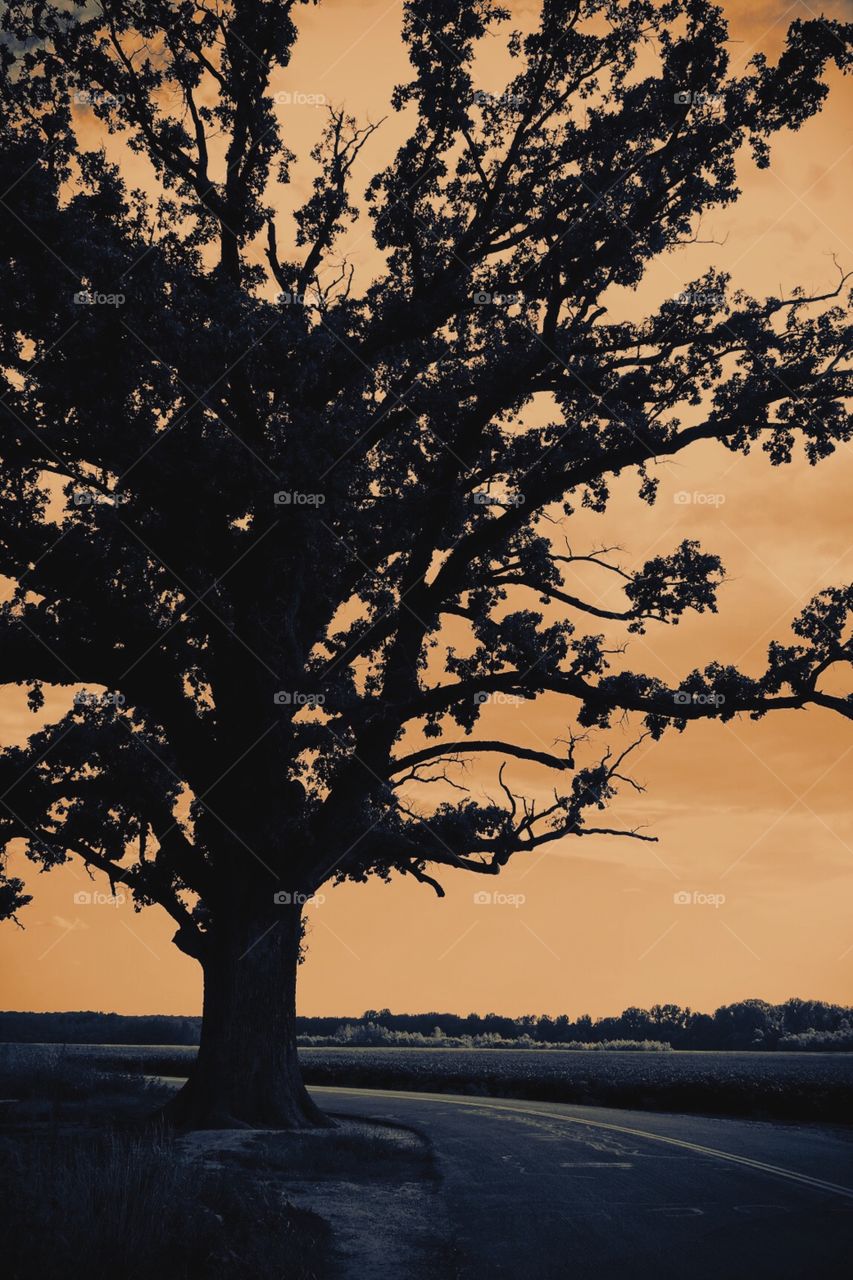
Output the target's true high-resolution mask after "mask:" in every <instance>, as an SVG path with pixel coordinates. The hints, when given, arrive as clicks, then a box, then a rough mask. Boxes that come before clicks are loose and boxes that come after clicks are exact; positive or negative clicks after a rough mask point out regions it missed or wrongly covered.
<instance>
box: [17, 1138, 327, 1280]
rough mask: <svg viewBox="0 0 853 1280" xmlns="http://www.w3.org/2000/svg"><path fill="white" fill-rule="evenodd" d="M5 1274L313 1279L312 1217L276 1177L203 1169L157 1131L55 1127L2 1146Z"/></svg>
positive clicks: (318, 1256) (320, 1271)
mask: <svg viewBox="0 0 853 1280" xmlns="http://www.w3.org/2000/svg"><path fill="white" fill-rule="evenodd" d="M0 1178H2V1181H3V1184H4V1185H5V1187H6V1190H5V1192H4V1195H3V1197H2V1199H0V1233H2V1237H3V1239H4V1242H5V1243H4V1250H3V1252H4V1274H5V1275H6V1276H7V1277H9V1280H115V1278H117V1277H121V1280H151V1277H153V1276H156V1277H158V1280H208V1278H209V1280H274V1278H275V1280H314V1278H315V1277H320V1276H322V1275H325V1274H327V1273H326V1271H325V1269H324V1256H325V1253H326V1247H327V1240H326V1234H327V1229H326V1226H325V1224H324V1223H323V1221H322V1219H320V1218H318V1217H317V1216H316V1215H314V1214H311V1213H306V1212H305V1211H303V1210H298V1209H295V1208H294V1207H293V1206H292V1205H290V1204H288V1203H287V1202H286V1200H284V1198H283V1197H282V1195H281V1192H280V1190H279V1189H278V1188H277V1187H276V1186H275V1184H274V1183H271V1182H269V1181H264V1180H261V1179H258V1178H256V1177H235V1176H234V1175H233V1173H232V1174H230V1175H229V1174H226V1173H224V1172H222V1171H215V1172H211V1171H207V1170H204V1169H203V1168H201V1167H199V1166H198V1165H196V1164H194V1163H193V1162H191V1161H188V1160H187V1159H186V1158H184V1157H182V1155H181V1153H180V1151H179V1150H178V1148H177V1145H176V1143H175V1142H174V1140H172V1139H170V1138H168V1137H167V1136H166V1135H164V1134H152V1133H148V1134H145V1135H132V1134H128V1133H124V1134H121V1133H115V1132H113V1133H103V1132H102V1133H96V1134H93V1133H91V1132H79V1131H78V1132H76V1133H67V1132H61V1131H60V1132H57V1131H55V1130H54V1131H53V1132H52V1133H46V1134H41V1135H39V1136H36V1137H35V1138H34V1137H33V1135H29V1138H28V1140H27V1141H26V1142H21V1141H20V1140H15V1139H10V1138H7V1139H6V1140H5V1141H4V1143H3V1145H2V1147H0Z"/></svg>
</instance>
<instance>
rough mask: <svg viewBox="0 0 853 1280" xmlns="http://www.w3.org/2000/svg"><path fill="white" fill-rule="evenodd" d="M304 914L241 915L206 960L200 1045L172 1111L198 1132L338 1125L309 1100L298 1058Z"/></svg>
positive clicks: (222, 931)
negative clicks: (298, 980)
mask: <svg viewBox="0 0 853 1280" xmlns="http://www.w3.org/2000/svg"><path fill="white" fill-rule="evenodd" d="M300 939H301V908H300V907H298V906H296V905H292V906H291V905H287V906H285V905H277V904H276V905H274V906H273V907H272V909H271V910H270V911H269V912H266V911H265V912H256V913H249V912H247V913H241V912H240V911H239V909H236V910H235V911H234V912H233V914H232V915H231V918H229V919H228V920H227V921H225V922H223V924H222V926H221V927H219V928H218V929H217V931H216V933H215V934H212V935H211V937H210V939H209V942H210V949H209V951H208V953H207V955H206V956H205V959H204V962H203V969H204V1008H203V1015H202V1027H201V1042H200V1045H199V1051H198V1058H197V1060H196V1063H195V1065H194V1068H193V1071H192V1074H191V1076H190V1078H189V1080H188V1081H187V1083H186V1084H185V1085H184V1087H183V1088H182V1089H181V1091H180V1093H178V1094H177V1096H176V1097H175V1098H174V1099H173V1100H172V1102H171V1103H170V1104H169V1105H168V1107H167V1108H166V1118H167V1120H168V1121H169V1122H171V1123H173V1124H175V1125H177V1126H179V1127H181V1128H190V1129H221V1128H235V1127H244V1126H250V1127H258V1128H265V1127H270V1128H283V1129H303V1128H316V1127H319V1126H322V1125H330V1124H331V1123H332V1122H331V1121H330V1120H328V1119H327V1117H325V1116H324V1115H323V1113H322V1112H321V1111H320V1110H319V1109H318V1108H317V1107H316V1106H315V1104H314V1103H313V1102H312V1101H311V1098H310V1097H309V1095H308V1093H307V1091H306V1089H305V1086H304V1084H303V1083H302V1075H301V1073H300V1070H299V1061H298V1058H297V1053H296V970H297V965H298V963H299V946H300Z"/></svg>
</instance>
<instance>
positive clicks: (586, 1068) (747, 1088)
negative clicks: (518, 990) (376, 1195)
mask: <svg viewBox="0 0 853 1280" xmlns="http://www.w3.org/2000/svg"><path fill="white" fill-rule="evenodd" d="M12 1048H13V1046H2V1047H0V1062H2V1056H3V1050H6V1049H12ZM14 1048H15V1049H16V1052H18V1053H24V1052H26V1053H27V1054H32V1055H33V1058H35V1057H36V1056H37V1054H38V1053H39V1052H41V1053H53V1054H55V1053H56V1052H57V1051H58V1047H57V1046H53V1045H52V1046H35V1045H27V1046H17V1047H14ZM64 1052H66V1053H68V1054H69V1055H70V1056H77V1055H84V1056H85V1057H86V1058H87V1059H89V1060H91V1061H94V1062H95V1063H97V1065H98V1066H103V1067H105V1068H110V1069H116V1068H120V1069H122V1070H125V1071H128V1070H130V1071H141V1072H143V1073H144V1074H146V1075H163V1076H183V1075H186V1073H187V1069H188V1066H189V1063H190V1062H191V1061H192V1057H193V1054H194V1052H195V1050H194V1049H192V1048H189V1047H184V1046H173V1045H145V1046H127V1045H116V1046H107V1045H79V1046H69V1047H68V1049H66V1050H64ZM300 1057H301V1060H302V1065H303V1071H304V1074H305V1078H306V1080H307V1082H308V1083H309V1084H324V1085H336V1084H339V1085H350V1086H359V1087H362V1088H385V1089H415V1090H427V1091H434V1092H446V1093H462V1094H471V1095H475V1096H493V1097H514V1098H532V1099H538V1100H542V1101H552V1102H575V1103H583V1104H587V1105H598V1106H613V1107H633V1108H639V1109H650V1110H665V1111H685V1112H699V1113H704V1114H711V1115H736V1116H737V1115H739V1116H755V1117H773V1118H780V1119H787V1120H821V1121H825V1122H827V1121H828V1122H834V1123H845V1124H851V1123H853V1054H847V1053H699V1052H682V1053H666V1054H663V1053H662V1054H650V1053H626V1052H619V1053H602V1052H591V1053H586V1052H582V1051H581V1052H578V1051H577V1050H575V1051H570V1052H561V1051H560V1050H554V1049H550V1050H546V1051H537V1050H535V1049H522V1050H512V1049H503V1050H501V1051H500V1052H495V1051H493V1050H488V1049H485V1050H478V1049H382V1048H369V1049H354V1048H305V1049H302V1050H301V1051H300Z"/></svg>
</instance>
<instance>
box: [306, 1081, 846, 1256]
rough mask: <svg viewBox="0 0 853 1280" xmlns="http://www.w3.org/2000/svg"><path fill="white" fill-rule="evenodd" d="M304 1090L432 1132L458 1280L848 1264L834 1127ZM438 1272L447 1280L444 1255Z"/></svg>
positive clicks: (338, 1109)
mask: <svg viewBox="0 0 853 1280" xmlns="http://www.w3.org/2000/svg"><path fill="white" fill-rule="evenodd" d="M312 1093H314V1094H315V1095H316V1096H317V1100H318V1102H320V1104H321V1105H322V1106H323V1108H324V1109H325V1110H327V1111H330V1112H332V1113H335V1114H346V1115H358V1116H364V1117H373V1118H376V1119H384V1120H390V1121H392V1122H396V1123H398V1124H404V1125H408V1126H410V1127H411V1128H414V1129H417V1130H419V1131H420V1132H422V1133H424V1134H425V1135H426V1136H427V1137H428V1138H429V1139H430V1141H431V1142H432V1144H433V1147H434V1150H435V1153H436V1157H437V1160H438V1164H439V1170H440V1173H441V1175H442V1179H443V1185H444V1192H445V1198H446V1202H447V1210H448V1214H449V1218H450V1224H451V1230H452V1232H453V1234H454V1236H455V1242H456V1245H457V1247H458V1251H459V1257H460V1263H459V1272H458V1275H459V1277H461V1278H462V1280H499V1278H502V1277H512V1278H513V1280H586V1278H587V1277H595V1280H609V1278H610V1277H616V1276H618V1277H620V1280H621V1278H623V1277H624V1278H625V1280H635V1278H637V1280H644V1278H645V1277H649V1278H650V1280H669V1278H670V1277H672V1280H675V1277H678V1280H741V1278H742V1280H765V1277H766V1278H767V1280H770V1278H771V1277H772V1280H789V1278H790V1280H800V1278H801V1277H802V1278H803V1280H805V1278H808V1280H826V1278H831V1277H836V1276H837V1277H847V1276H850V1275H851V1274H853V1266H851V1260H852V1259H853V1135H848V1134H847V1133H845V1132H844V1131H841V1130H835V1129H831V1128H818V1127H816V1126H810V1125H782V1124H766V1123H758V1122H753V1121H741V1120H712V1119H704V1118H702V1117H697V1116H681V1115H660V1114H655V1113H650V1112H641V1111H613V1110H606V1109H604V1108H598V1107H577V1106H571V1105H563V1104H559V1103H545V1102H523V1101H503V1100H499V1099H488V1100H486V1099H472V1098H461V1097H455V1096H451V1095H446V1094H421V1093H403V1092H390V1091H389V1092H385V1091H380V1090H375V1089H369V1090H368V1089H332V1088H315V1089H313V1090H312ZM394 1280H405V1277H399V1278H398V1277H395V1278H394ZM436 1280H450V1277H449V1276H448V1275H447V1271H446V1265H444V1266H442V1267H441V1271H440V1274H439V1270H436Z"/></svg>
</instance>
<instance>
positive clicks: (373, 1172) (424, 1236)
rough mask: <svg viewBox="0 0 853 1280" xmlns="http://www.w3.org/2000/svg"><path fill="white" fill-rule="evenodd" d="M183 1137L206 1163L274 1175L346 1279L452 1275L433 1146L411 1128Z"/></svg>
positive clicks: (449, 1279)
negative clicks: (322, 1234) (321, 1229)
mask: <svg viewBox="0 0 853 1280" xmlns="http://www.w3.org/2000/svg"><path fill="white" fill-rule="evenodd" d="M183 1143H184V1146H185V1149H186V1151H187V1153H188V1154H189V1155H191V1156H192V1157H194V1158H199V1159H201V1160H202V1161H203V1163H204V1164H205V1166H207V1167H209V1168H216V1169H220V1170H227V1169H229V1168H231V1169H235V1168H239V1169H241V1170H242V1171H244V1172H251V1174H252V1175H253V1176H255V1177H260V1178H263V1179H264V1180H266V1179H269V1180H270V1182H271V1183H274V1184H275V1185H277V1186H279V1187H280V1189H281V1192H282V1194H283V1195H285V1196H286V1198H287V1200H288V1201H289V1202H290V1203H291V1204H293V1205H294V1206H296V1207H297V1208H299V1209H301V1210H305V1211H308V1212H311V1213H314V1214H317V1215H318V1216H319V1217H321V1218H323V1219H324V1220H325V1221H326V1222H327V1223H328V1225H329V1226H330V1228H331V1232H332V1241H333V1244H332V1249H331V1262H332V1268H333V1273H334V1274H335V1275H336V1276H337V1277H340V1280H374V1278H375V1280H380V1278H381V1280H386V1278H387V1277H388V1276H400V1277H402V1276H405V1277H406V1280H434V1278H435V1277H436V1276H442V1278H443V1280H445V1278H446V1280H453V1275H454V1273H455V1268H454V1264H453V1257H452V1250H451V1248H450V1246H449V1244H448V1241H449V1226H448V1221H447V1217H446V1213H445V1209H444V1202H443V1199H442V1196H441V1190H440V1185H439V1179H438V1175H437V1172H436V1168H435V1165H434V1162H433V1157H432V1152H431V1149H430V1146H429V1144H428V1143H427V1141H426V1139H425V1138H423V1137H422V1136H421V1135H420V1134H418V1133H416V1132H415V1131H413V1130H412V1129H407V1128H403V1127H401V1126H397V1125H390V1124H380V1123H377V1122H373V1121H361V1120H358V1121H356V1120H352V1119H349V1118H340V1119H339V1123H338V1127H337V1128H336V1129H325V1130H310V1131H307V1132H306V1131H302V1132H298V1133H282V1132H279V1131H275V1130H265V1131H263V1132H257V1131H255V1132H246V1131H234V1130H227V1131H209V1132H205V1133H194V1134H189V1135H187V1137H186V1138H184V1139H183Z"/></svg>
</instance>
